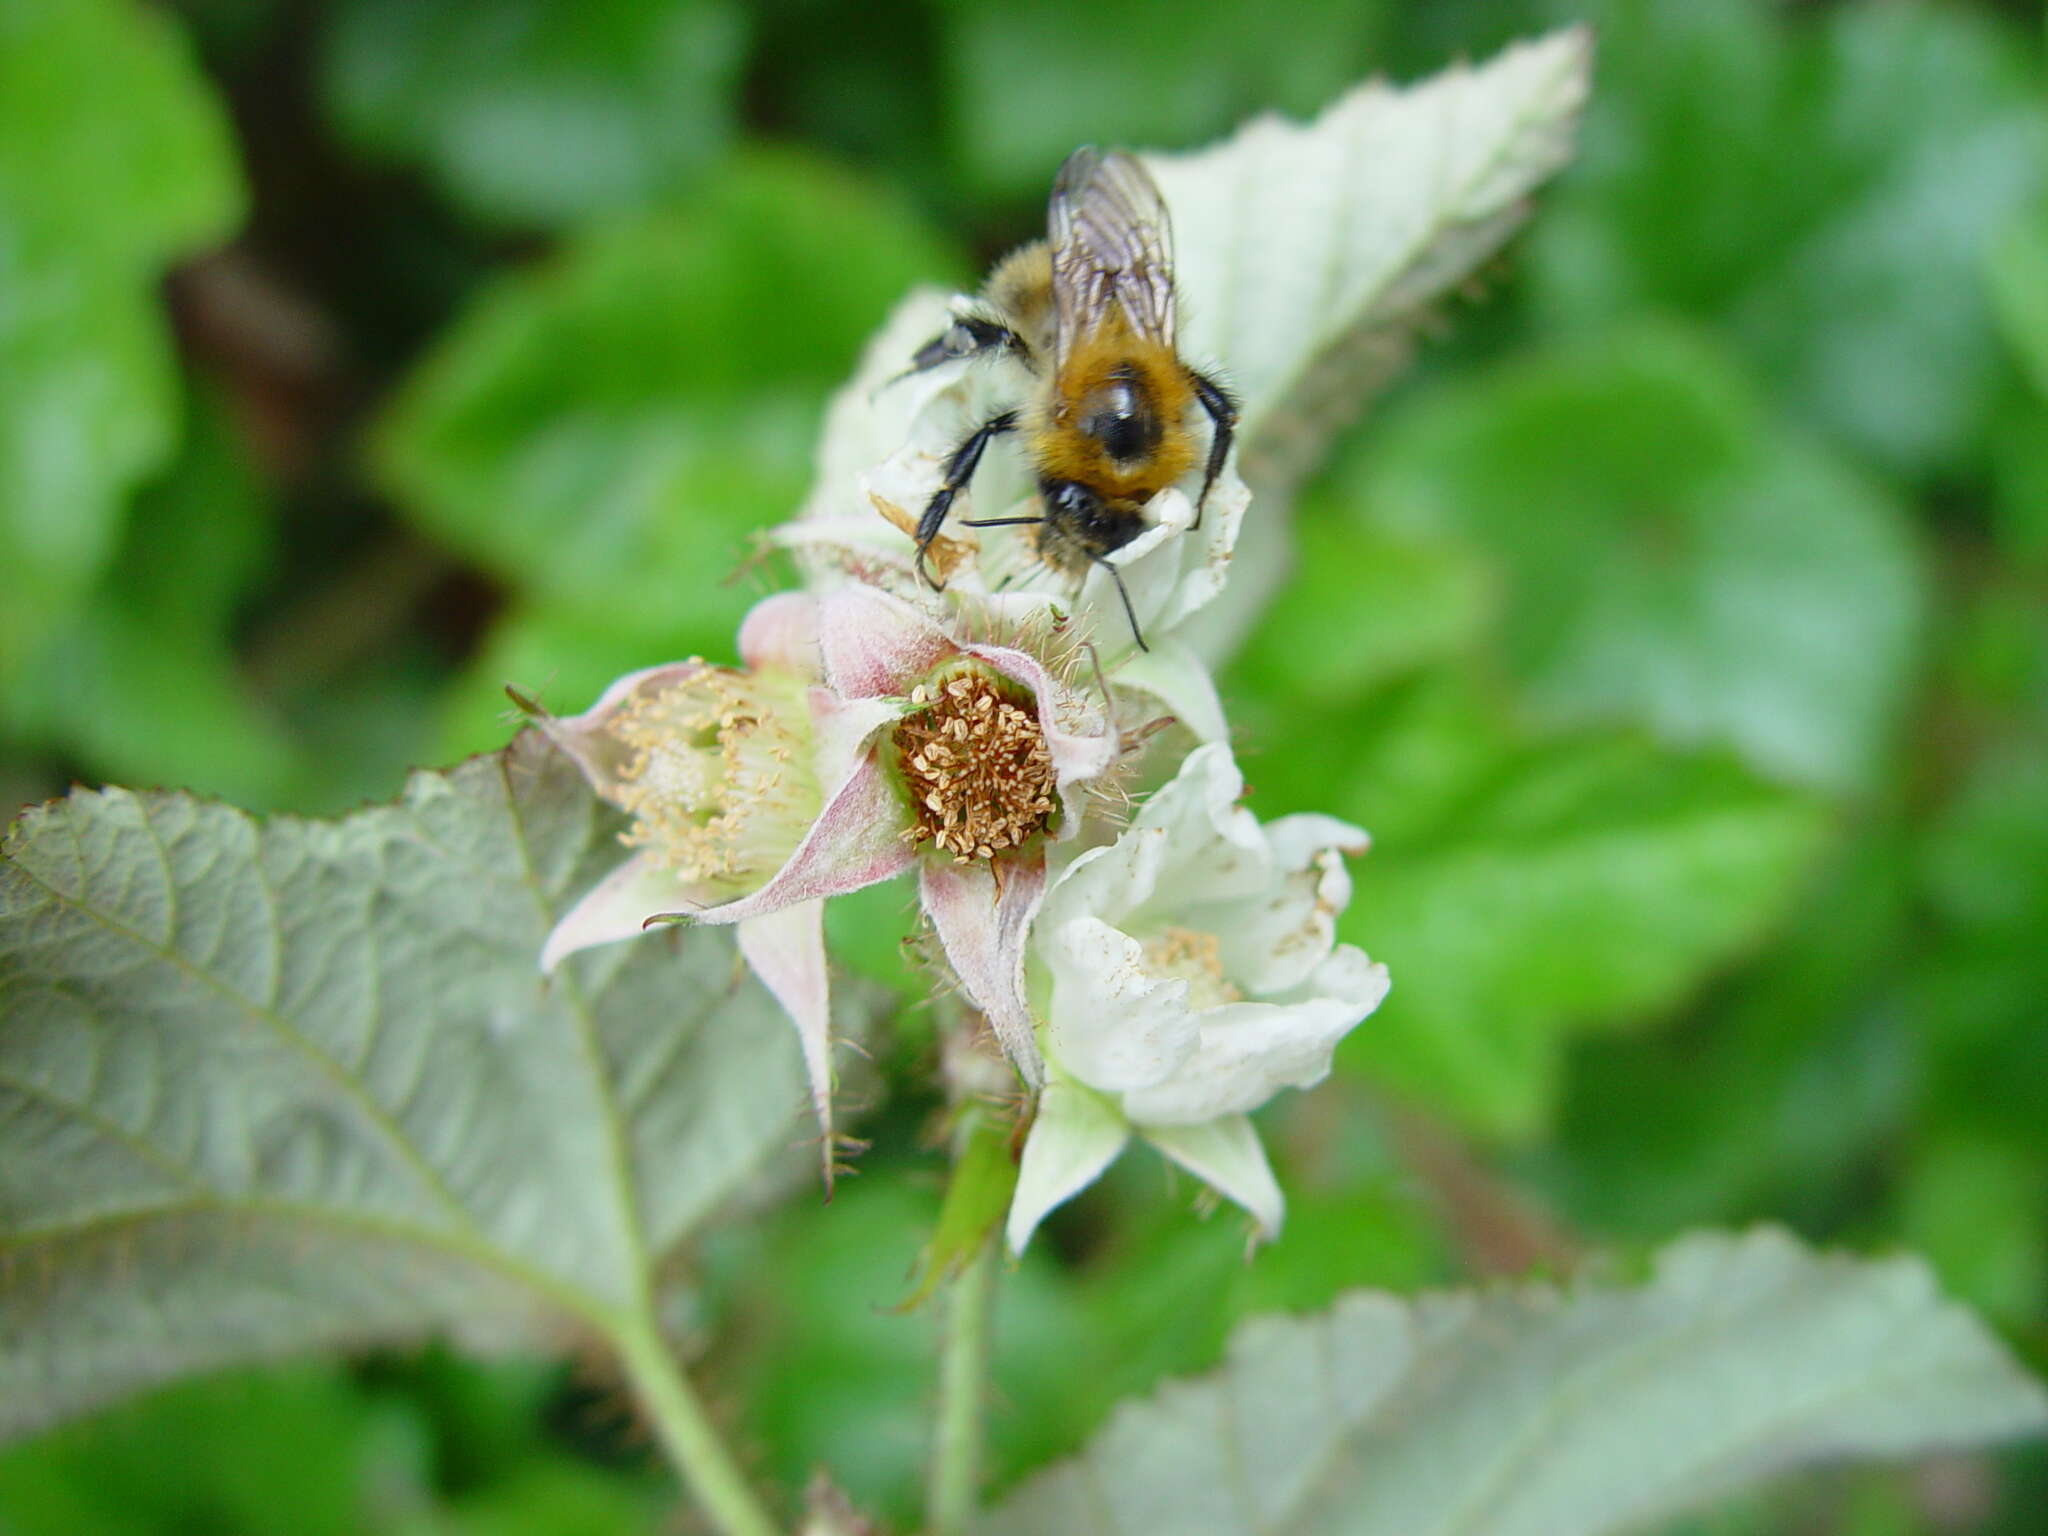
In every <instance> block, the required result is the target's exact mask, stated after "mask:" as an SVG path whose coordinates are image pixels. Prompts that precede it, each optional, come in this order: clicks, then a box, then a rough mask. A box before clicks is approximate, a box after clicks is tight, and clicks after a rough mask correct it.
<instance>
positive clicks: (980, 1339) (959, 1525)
mask: <svg viewBox="0 0 2048 1536" xmlns="http://www.w3.org/2000/svg"><path fill="white" fill-rule="evenodd" d="M996 1243H997V1237H996V1234H995V1233H994V1232H990V1233H989V1234H988V1235H987V1236H986V1237H985V1238H983V1240H982V1243H981V1247H980V1249H979V1250H978V1251H977V1252H976V1253H975V1254H974V1256H973V1257H972V1258H970V1259H968V1260H967V1262H966V1263H965V1264H964V1265H962V1266H961V1269H960V1273H959V1274H958V1275H957V1276H956V1277H955V1278H954V1280H953V1283H952V1286H951V1288H950V1290H949V1292H948V1294H947V1296H946V1300H945V1308H946V1318H945V1324H944V1332H943V1333H942V1334H941V1336H940V1340H939V1416H938V1425H937V1431H936V1434H935V1436H934V1440H933V1444H932V1470H931V1484H930V1486H929V1488H928V1489H927V1490H926V1499H925V1520H926V1523H927V1524H928V1525H929V1527H930V1536H961V1533H962V1532H964V1531H966V1529H967V1528H968V1526H969V1524H970V1523H971V1522H972V1521H973V1518H974V1510H975V1504H976V1501H977V1497H978V1495H979V1494H980V1492H981V1420H982V1408H983V1405H984V1402H985V1400H986V1398H987V1396H988V1356H989V1333H990V1329H989V1321H990V1319H989V1314H990V1310H991V1307H992V1304H993V1302H994V1299H995V1289H996Z"/></svg>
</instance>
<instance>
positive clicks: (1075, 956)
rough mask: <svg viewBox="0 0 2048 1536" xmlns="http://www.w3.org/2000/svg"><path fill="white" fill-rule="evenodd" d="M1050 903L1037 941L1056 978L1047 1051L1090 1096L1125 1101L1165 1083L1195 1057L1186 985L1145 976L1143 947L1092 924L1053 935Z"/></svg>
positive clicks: (1070, 925) (1194, 1024)
mask: <svg viewBox="0 0 2048 1536" xmlns="http://www.w3.org/2000/svg"><path fill="white" fill-rule="evenodd" d="M1050 908H1051V902H1050V900H1048V901H1047V903H1046V905H1045V906H1044V907H1043V908H1041V909H1040V911H1039V914H1038V928H1037V933H1036V935H1035V937H1034V939H1033V943H1034V945H1035V946H1036V948H1037V950H1038V953H1039V955H1040V956H1041V957H1042V958H1043V959H1044V961H1045V964H1046V968H1047V969H1048V970H1049V971H1050V972H1051V973H1052V1007H1051V1008H1050V1009H1049V1010H1048V1014H1047V1019H1048V1022H1047V1034H1046V1049H1047V1050H1048V1051H1050V1052H1051V1053H1052V1057H1053V1059H1054V1060H1055V1061H1057V1062H1059V1064H1060V1065H1061V1066H1062V1067H1064V1068H1065V1069H1066V1070H1067V1071H1069V1072H1071V1073H1073V1074H1074V1076H1075V1077H1077V1078H1079V1079H1080V1080H1081V1081H1082V1082H1084V1083H1086V1084H1088V1086H1089V1087H1091V1088H1100V1089H1103V1090H1105V1091H1108V1092H1112V1093H1121V1092H1123V1091H1124V1090H1126V1089H1130V1088H1143V1087H1149V1086H1150V1085H1152V1084H1154V1083H1160V1082H1164V1081H1165V1080H1166V1079H1167V1078H1169V1077H1171V1076H1172V1075H1173V1074H1174V1073H1175V1072H1177V1071H1178V1070H1179V1069H1180V1067H1181V1065H1182V1064H1183V1063H1184V1062H1185V1061H1186V1060H1187V1059H1188V1057H1189V1056H1190V1055H1191V1054H1192V1053H1193V1052H1194V1049H1195V1043H1196V1040H1197V1038H1198V1037H1199V1035H1200V1033H1201V1024H1200V1022H1199V1020H1198V1018H1197V1016H1196V1015H1195V1013H1194V1012H1192V1011H1191V1010H1190V1009H1189V1007H1188V984H1187V982H1186V981H1184V980H1182V979H1180V978H1178V977H1161V976H1155V975H1153V974H1151V973H1150V972H1148V971H1147V970H1146V969H1145V951H1144V947H1143V946H1142V945H1140V944H1139V943H1138V941H1137V940H1136V939H1134V938H1132V937H1131V936H1130V935H1129V934H1127V933H1123V932H1121V931H1119V930H1118V929H1115V928H1112V927H1111V926H1110V925H1109V924H1108V923H1105V922H1103V921H1102V920H1100V919H1099V918H1095V917H1082V918H1077V919H1075V920H1073V921H1071V922H1067V923H1062V924H1060V925H1059V926H1058V927H1057V928H1056V929H1052V930H1050V931H1048V929H1047V918H1048V915H1049V912H1050Z"/></svg>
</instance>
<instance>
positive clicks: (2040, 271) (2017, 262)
mask: <svg viewBox="0 0 2048 1536" xmlns="http://www.w3.org/2000/svg"><path fill="white" fill-rule="evenodd" d="M1985 265H1986V271H1987V272H1988V274H1989V277H1990V280H1991V297H1992V301H1993V304H1994V305H1995V307H1996V309H1997V313H1998V320H1999V324H2000V326H2001V328H2002V329H2003V330H2004V333H2005V340H2006V344H2007V345H2008V346H2010V347H2011V348H2012V350H2013V353H2014V355H2015V356H2016V357H2017V358H2018V359H2019V362H2020V365H2021V366H2022V367H2023V368H2025V369H2026V371H2027V377H2028V378H2029V379H2030V380H2032V381H2033V385H2034V389H2035V391H2036V392H2037V393H2038V394H2039V395H2040V396H2041V398H2042V399H2044V400H2048V208H2034V209H2031V210H2029V211H2028V213H2027V215H2026V216H2025V217H2023V218H2018V219H2015V220H2014V221H2013V222H2012V223H2011V224H2009V225H2008V226H2007V227H2006V228H2005V229H2004V230H2003V231H2001V232H2000V234H1999V237H1998V238H1997V239H1996V240H1994V241H1993V242H1992V243H1991V247H1990V249H1989V250H1988V251H1987V252H1986V253H1985Z"/></svg>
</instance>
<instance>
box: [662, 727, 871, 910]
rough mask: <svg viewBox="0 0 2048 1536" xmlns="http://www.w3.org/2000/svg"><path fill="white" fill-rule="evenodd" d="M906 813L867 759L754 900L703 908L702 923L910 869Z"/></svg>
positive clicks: (748, 898)
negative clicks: (906, 835) (905, 834)
mask: <svg viewBox="0 0 2048 1536" xmlns="http://www.w3.org/2000/svg"><path fill="white" fill-rule="evenodd" d="M909 827H910V813H909V812H908V811H907V810H906V809H905V808H904V805H903V797H902V795H901V794H899V793H898V792H897V790H896V788H895V786H894V785H892V784H891V783H890V782H889V779H888V776H887V775H886V774H885V773H883V772H882V769H881V766H880V764H878V763H877V762H876V761H875V759H874V757H873V756H872V755H870V756H868V757H865V758H863V759H861V761H860V762H859V763H857V764H855V766H854V770H853V772H852V773H850V774H849V775H847V778H846V781H845V782H844V783H842V784H841V785H840V786H839V787H838V788H837V789H836V790H834V791H833V792H832V795H831V797H830V798H829V799H828V800H827V801H826V802H825V808H824V809H823V810H822V811H820V812H819V813H818V819H817V820H816V821H814V822H812V823H811V829H810V831H808V832H806V833H805V834H804V840H803V841H802V842H801V843H799V844H797V847H796V852H794V853H792V854H791V855H790V856H789V860H788V862H787V863H785V864H784V865H783V866H782V868H780V869H779V870H777V871H776V872H775V874H774V875H773V876H772V877H771V878H770V879H769V881H768V883H767V884H766V885H764V886H762V887H761V888H760V889H759V890H758V891H755V892H754V893H753V894H752V895H751V896H743V897H741V898H740V899H739V900H738V901H729V902H727V903H725V905H723V906H718V907H706V908H704V909H703V910H702V911H698V912H693V913H691V916H693V917H695V918H696V919H697V920H698V921H699V922H704V923H738V922H744V921H745V920H746V919H747V918H750V917H759V916H761V915H762V914H764V913H768V912H774V911H778V910H780V909H781V908H783V907H788V906H793V905H795V904H796V903H797V902H800V901H816V900H818V899H819V898H821V897H825V896H843V895H844V894H846V892H848V891H857V890H859V889H861V888H862V887H863V886H869V885H874V884H876V883H877V882H878V881H882V880H887V879H889V878H890V877H891V876H892V875H899V874H901V873H902V872H903V871H904V870H905V869H907V868H909V867H910V858H911V849H910V841H909V839H908V838H907V837H905V836H904V833H905V832H906V831H908V830H909Z"/></svg>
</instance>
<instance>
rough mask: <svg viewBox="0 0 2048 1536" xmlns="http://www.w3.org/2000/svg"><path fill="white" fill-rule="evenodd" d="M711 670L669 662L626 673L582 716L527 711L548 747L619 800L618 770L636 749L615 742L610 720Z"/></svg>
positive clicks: (604, 793) (699, 664) (609, 797)
mask: <svg viewBox="0 0 2048 1536" xmlns="http://www.w3.org/2000/svg"><path fill="white" fill-rule="evenodd" d="M708 670H709V668H708V667H707V666H706V665H705V663H703V662H701V661H671V662H667V663H664V664H663V665H661V666H658V667H643V668H642V669H641V670H640V671H638V672H628V673H627V674H626V675H625V676H624V677H622V678H620V679H619V680H618V681H617V682H615V683H613V684H612V685H611V687H609V688H607V689H605V691H604V696H603V697H602V698H600V699H599V700H598V701H597V702H596V703H595V704H593V705H591V706H590V708H588V709H586V710H585V711H583V713H582V714H580V715H565V716H562V717H560V718H557V717H556V716H554V715H551V714H549V713H548V712H547V711H546V710H543V709H540V708H538V707H537V706H536V707H533V708H529V709H527V711H526V715H527V718H528V719H529V720H531V721H532V722H533V723H534V724H535V725H536V726H538V727H539V728H540V730H541V731H542V733H543V734H545V735H546V737H547V738H548V740H549V741H552V742H553V743H554V744H555V745H556V746H558V747H560V748H561V749H562V750H563V751H564V752H566V753H568V754H569V756H570V757H571V758H573V759H575V762H576V766H577V767H579V768H581V769H582V770H583V776H584V777H585V778H586V779H588V780H590V787H591V788H592V789H594V790H596V791H597V792H598V793H599V794H600V795H602V796H603V797H604V798H605V799H607V800H612V799H616V798H617V795H618V772H619V768H620V766H621V765H622V764H623V763H625V762H626V760H627V759H628V758H630V757H631V756H632V755H633V750H632V748H630V747H627V746H625V745H624V744H622V743H621V742H619V741H618V740H616V739H615V738H614V737H613V736H612V734H611V732H610V729H609V727H610V725H611V722H612V718H613V717H614V716H615V715H617V714H618V712H619V711H620V710H621V709H623V708H625V707H626V705H627V704H629V703H631V702H632V701H633V700H634V699H635V698H637V697H639V696H640V695H641V694H642V693H660V692H661V691H663V690H664V689H667V688H673V687H675V686H677V685H678V684H680V683H683V682H686V681H687V680H688V679H690V678H692V677H695V676H696V675H697V674H698V673H700V672H704V671H708ZM515 697H516V695H515Z"/></svg>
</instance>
